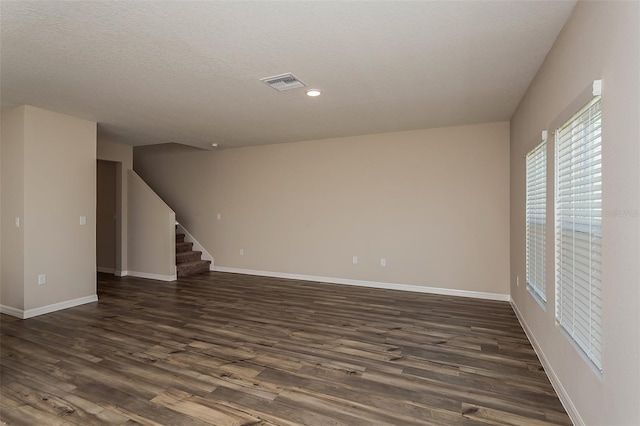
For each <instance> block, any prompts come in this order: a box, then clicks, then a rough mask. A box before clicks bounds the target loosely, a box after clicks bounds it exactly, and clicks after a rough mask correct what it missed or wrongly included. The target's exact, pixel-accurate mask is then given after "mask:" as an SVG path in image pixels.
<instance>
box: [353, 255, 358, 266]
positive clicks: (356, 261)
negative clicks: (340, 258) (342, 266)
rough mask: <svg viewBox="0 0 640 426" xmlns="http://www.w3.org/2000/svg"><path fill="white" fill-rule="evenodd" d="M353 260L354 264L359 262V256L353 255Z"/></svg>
mask: <svg viewBox="0 0 640 426" xmlns="http://www.w3.org/2000/svg"><path fill="white" fill-rule="evenodd" d="M352 262H353V264H354V265H357V264H358V256H353V259H352Z"/></svg>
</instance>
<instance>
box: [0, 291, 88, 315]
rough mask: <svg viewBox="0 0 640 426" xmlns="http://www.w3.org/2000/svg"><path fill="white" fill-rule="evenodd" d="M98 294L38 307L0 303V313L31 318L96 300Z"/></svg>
mask: <svg viewBox="0 0 640 426" xmlns="http://www.w3.org/2000/svg"><path fill="white" fill-rule="evenodd" d="M97 301H98V295H97V294H92V295H91V296H85V297H80V298H78V299H72V300H65V301H64V302H58V303H54V304H52V305H46V306H40V307H39V308H33V309H27V310H26V311H23V310H22V309H16V308H12V307H10V306H4V305H0V313H3V314H7V315H11V316H14V317H18V318H21V319H27V318H32V317H35V316H38V315H44V314H50V313H51V312H56V311H61V310H63V309H67V308H73V307H74V306H79V305H84V304H86V303H91V302H97Z"/></svg>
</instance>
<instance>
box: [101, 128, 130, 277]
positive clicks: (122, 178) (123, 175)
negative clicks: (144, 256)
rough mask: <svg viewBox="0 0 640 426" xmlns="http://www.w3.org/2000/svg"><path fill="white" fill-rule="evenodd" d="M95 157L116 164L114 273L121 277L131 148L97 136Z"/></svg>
mask: <svg viewBox="0 0 640 426" xmlns="http://www.w3.org/2000/svg"><path fill="white" fill-rule="evenodd" d="M97 157H98V159H99V160H106V161H113V162H115V163H116V211H117V212H118V214H117V217H116V242H115V244H116V262H115V273H116V275H121V274H122V273H123V271H126V270H127V268H128V257H129V254H128V250H127V241H128V238H129V237H128V234H127V230H128V228H129V225H128V220H129V219H128V195H127V174H128V171H129V170H131V169H133V147H132V146H131V145H127V144H126V143H124V142H121V141H117V140H113V139H111V138H109V137H108V136H104V135H102V134H98V147H97Z"/></svg>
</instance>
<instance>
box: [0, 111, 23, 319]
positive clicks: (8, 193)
mask: <svg viewBox="0 0 640 426" xmlns="http://www.w3.org/2000/svg"><path fill="white" fill-rule="evenodd" d="M24 130H25V108H24V107H19V108H15V109H12V110H9V111H3V112H2V145H1V147H0V149H1V150H2V159H1V160H2V169H1V173H2V188H1V189H2V191H1V194H0V197H1V198H2V242H1V244H2V257H1V258H0V259H1V260H0V263H2V281H1V284H0V293H1V294H2V295H1V296H0V299H1V300H2V305H4V306H8V307H11V308H15V309H19V310H23V309H24V287H23V285H24V227H23V226H24ZM16 217H19V218H20V228H16V226H15V218H16Z"/></svg>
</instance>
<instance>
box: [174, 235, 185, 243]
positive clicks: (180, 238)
mask: <svg viewBox="0 0 640 426" xmlns="http://www.w3.org/2000/svg"><path fill="white" fill-rule="evenodd" d="M176 243H184V234H176Z"/></svg>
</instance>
